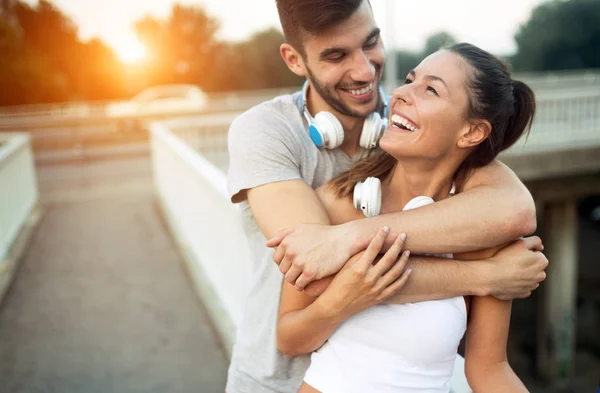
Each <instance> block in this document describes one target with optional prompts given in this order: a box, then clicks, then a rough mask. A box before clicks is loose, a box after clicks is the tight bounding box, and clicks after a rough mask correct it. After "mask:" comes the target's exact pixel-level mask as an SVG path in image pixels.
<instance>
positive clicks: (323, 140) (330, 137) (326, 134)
mask: <svg viewBox="0 0 600 393" xmlns="http://www.w3.org/2000/svg"><path fill="white" fill-rule="evenodd" d="M378 90H379V94H380V96H381V100H382V102H383V105H384V115H387V110H388V101H387V96H386V95H385V92H384V91H383V88H382V87H381V86H379V89H378ZM307 93H308V81H306V82H304V86H302V102H301V105H302V112H303V114H304V117H305V118H306V121H307V122H308V134H309V135H310V139H311V140H312V141H313V142H314V143H315V145H317V146H318V147H324V148H326V149H335V148H336V147H338V146H340V145H341V144H342V143H343V142H344V128H343V127H342V124H341V123H340V121H339V120H338V119H337V118H336V117H335V115H334V114H333V113H331V112H326V111H322V112H319V113H317V114H316V115H315V117H314V118H313V117H312V116H311V115H310V113H309V112H308V108H307V107H306V95H307ZM387 123H388V120H387V119H386V118H385V117H381V115H380V114H379V113H377V112H373V113H371V114H370V115H369V116H368V117H367V118H366V119H365V121H364V123H363V128H362V131H361V133H360V141H359V144H360V147H362V148H364V149H373V148H375V147H377V143H378V142H379V139H381V137H382V136H383V133H384V131H385V129H386V127H387Z"/></svg>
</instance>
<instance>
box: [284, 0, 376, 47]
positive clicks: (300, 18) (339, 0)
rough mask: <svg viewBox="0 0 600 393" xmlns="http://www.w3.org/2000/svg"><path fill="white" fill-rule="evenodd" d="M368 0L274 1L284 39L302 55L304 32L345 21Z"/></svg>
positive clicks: (319, 30)
mask: <svg viewBox="0 0 600 393" xmlns="http://www.w3.org/2000/svg"><path fill="white" fill-rule="evenodd" d="M363 1H368V0H276V2H277V11H278V12H279V20H280V22H281V27H282V29H283V34H284V35H285V40H286V41H287V43H288V44H290V45H292V46H293V47H294V48H295V49H296V50H298V51H299V52H300V53H301V54H302V56H304V55H305V52H304V48H303V46H304V41H305V39H306V36H307V35H310V34H318V33H319V32H321V31H323V30H325V29H327V28H330V27H332V26H335V25H336V24H338V23H341V22H344V21H345V20H347V19H349V18H350V16H352V14H353V13H354V12H355V11H356V10H357V9H358V7H360V5H361V4H362V3H363Z"/></svg>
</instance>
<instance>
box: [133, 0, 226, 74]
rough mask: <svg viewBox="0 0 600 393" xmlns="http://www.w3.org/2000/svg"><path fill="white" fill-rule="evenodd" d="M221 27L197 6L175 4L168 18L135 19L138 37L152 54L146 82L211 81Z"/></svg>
mask: <svg viewBox="0 0 600 393" xmlns="http://www.w3.org/2000/svg"><path fill="white" fill-rule="evenodd" d="M218 28H219V23H218V22H217V20H216V19H214V18H212V17H210V16H209V15H208V14H207V13H206V12H205V11H204V10H203V9H202V8H201V7H197V6H196V7H195V6H181V5H174V6H173V9H172V11H171V15H170V16H169V18H168V19H167V20H166V21H160V20H156V19H154V18H152V17H145V18H143V19H141V20H139V21H138V22H136V24H135V29H136V32H137V34H138V37H139V38H140V41H142V42H143V43H144V44H145V45H146V46H147V47H148V49H149V51H150V53H151V57H152V60H151V61H152V64H151V68H148V69H147V70H146V72H145V82H146V83H148V84H164V83H194V84H198V85H200V86H203V85H206V84H208V83H210V78H211V76H212V72H213V70H212V66H213V61H212V58H213V55H214V50H215V48H216V46H217V40H216V38H215V35H216V33H217V30H218Z"/></svg>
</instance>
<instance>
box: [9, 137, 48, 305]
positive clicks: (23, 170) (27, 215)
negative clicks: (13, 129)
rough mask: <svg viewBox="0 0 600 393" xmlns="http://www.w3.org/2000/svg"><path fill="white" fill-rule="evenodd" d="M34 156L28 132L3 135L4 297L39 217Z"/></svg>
mask: <svg viewBox="0 0 600 393" xmlns="http://www.w3.org/2000/svg"><path fill="white" fill-rule="evenodd" d="M37 204H38V189H37V181H36V175H35V168H34V165H33V156H32V153H31V148H30V146H29V137H28V136H27V135H26V134H5V135H0V299H2V297H3V295H4V293H5V291H6V289H7V288H8V286H9V285H10V282H11V281H12V278H13V276H14V271H15V267H16V263H17V260H18V259H19V256H20V254H21V252H22V251H23V249H24V244H25V242H26V240H27V238H28V237H29V233H30V230H31V228H33V226H35V223H36V222H37V220H38V218H39V210H38V209H37Z"/></svg>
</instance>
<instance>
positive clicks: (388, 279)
mask: <svg viewBox="0 0 600 393" xmlns="http://www.w3.org/2000/svg"><path fill="white" fill-rule="evenodd" d="M409 257H410V251H408V250H406V251H404V252H403V253H402V256H401V257H400V259H398V260H397V261H396V264H395V265H394V266H392V267H391V268H390V269H389V270H388V271H387V272H386V273H385V274H384V275H383V276H382V277H381V280H380V283H379V285H381V288H380V289H381V290H382V291H384V290H385V288H387V287H389V286H390V285H392V284H393V283H394V282H395V281H396V280H398V279H399V278H400V277H401V276H402V274H403V273H404V271H405V270H406V265H407V264H408V259H409Z"/></svg>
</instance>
